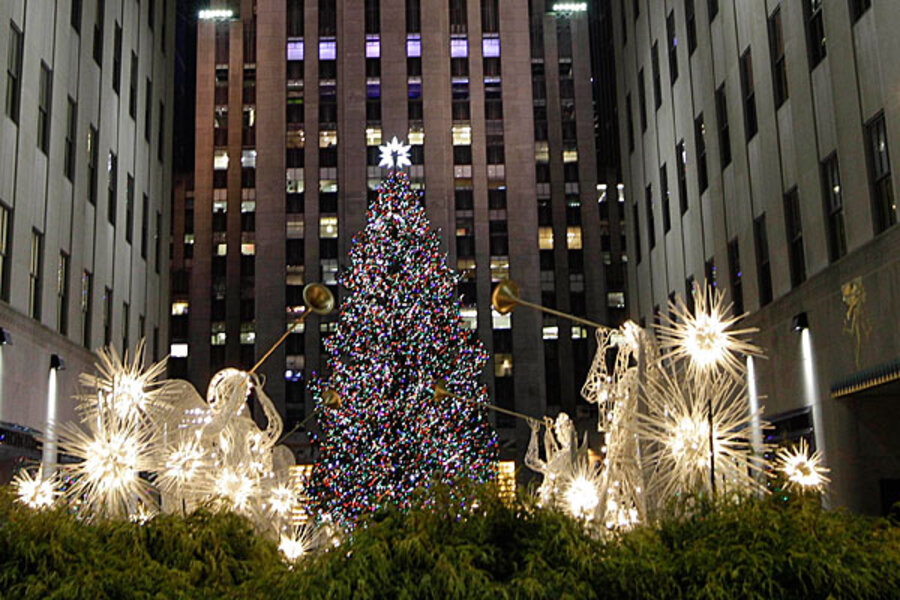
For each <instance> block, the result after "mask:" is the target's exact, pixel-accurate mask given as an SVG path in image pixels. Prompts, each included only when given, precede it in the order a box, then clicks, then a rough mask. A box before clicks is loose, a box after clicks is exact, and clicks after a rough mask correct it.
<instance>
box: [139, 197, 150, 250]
mask: <svg viewBox="0 0 900 600" xmlns="http://www.w3.org/2000/svg"><path fill="white" fill-rule="evenodd" d="M149 230H150V199H149V198H147V194H144V195H143V199H142V201H141V258H143V259H144V260H147V235H148V234H149V232H150V231H149Z"/></svg>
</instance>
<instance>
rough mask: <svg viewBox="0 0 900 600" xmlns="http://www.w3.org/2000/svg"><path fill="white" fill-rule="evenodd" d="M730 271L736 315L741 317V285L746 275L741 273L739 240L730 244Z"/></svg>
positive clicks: (742, 296)
mask: <svg viewBox="0 0 900 600" xmlns="http://www.w3.org/2000/svg"><path fill="white" fill-rule="evenodd" d="M728 270H729V271H730V273H729V277H730V278H731V301H732V303H733V308H734V314H735V315H738V316H739V315H742V314H744V289H743V286H742V285H741V281H742V278H743V276H744V274H743V273H742V272H741V254H740V248H739V247H738V240H737V238H734V239H732V240H731V241H730V242H728Z"/></svg>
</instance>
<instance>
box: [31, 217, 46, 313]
mask: <svg viewBox="0 0 900 600" xmlns="http://www.w3.org/2000/svg"><path fill="white" fill-rule="evenodd" d="M43 270H44V234H42V233H41V232H40V231H38V230H37V229H32V230H31V262H30V263H29V268H28V316H30V317H31V318H32V319H37V320H39V321H40V319H41V274H42V272H43Z"/></svg>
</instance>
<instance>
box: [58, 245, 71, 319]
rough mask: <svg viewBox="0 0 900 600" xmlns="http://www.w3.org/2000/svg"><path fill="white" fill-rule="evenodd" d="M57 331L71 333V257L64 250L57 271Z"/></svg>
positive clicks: (60, 253)
mask: <svg viewBox="0 0 900 600" xmlns="http://www.w3.org/2000/svg"><path fill="white" fill-rule="evenodd" d="M56 330H57V331H59V332H60V333H61V334H63V335H67V334H68V333H69V255H68V254H66V253H65V252H63V251H62V250H60V252H59V267H58V268H57V271H56Z"/></svg>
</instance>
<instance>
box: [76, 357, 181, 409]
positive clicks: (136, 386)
mask: <svg viewBox="0 0 900 600" xmlns="http://www.w3.org/2000/svg"><path fill="white" fill-rule="evenodd" d="M97 358H98V360H97V363H96V367H97V374H88V373H84V374H82V375H81V377H80V381H81V384H82V385H84V386H86V387H87V388H89V389H91V390H92V393H91V394H90V395H88V396H83V397H82V399H81V400H82V401H81V403H80V405H79V407H78V408H79V410H80V411H81V412H82V413H84V416H85V418H91V417H94V416H96V414H97V412H98V411H100V410H103V409H106V408H112V409H113V410H114V411H115V413H116V415H117V416H118V417H119V418H122V419H130V420H134V419H138V418H141V417H145V416H148V415H151V414H159V413H160V412H161V411H165V410H166V409H167V408H168V406H169V404H168V403H167V402H166V401H165V398H164V390H165V385H164V382H162V381H157V378H158V377H159V376H160V375H162V374H163V373H165V369H166V363H165V361H160V362H158V363H155V364H153V365H151V366H150V367H149V368H147V369H144V341H143V340H141V342H140V343H139V344H138V345H137V347H136V348H135V351H134V355H133V357H132V359H131V360H130V361H129V356H128V353H127V352H126V353H125V357H124V358H119V354H118V352H116V349H115V347H112V346H110V347H109V349H108V350H107V349H101V350H99V351H98V352H97Z"/></svg>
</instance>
